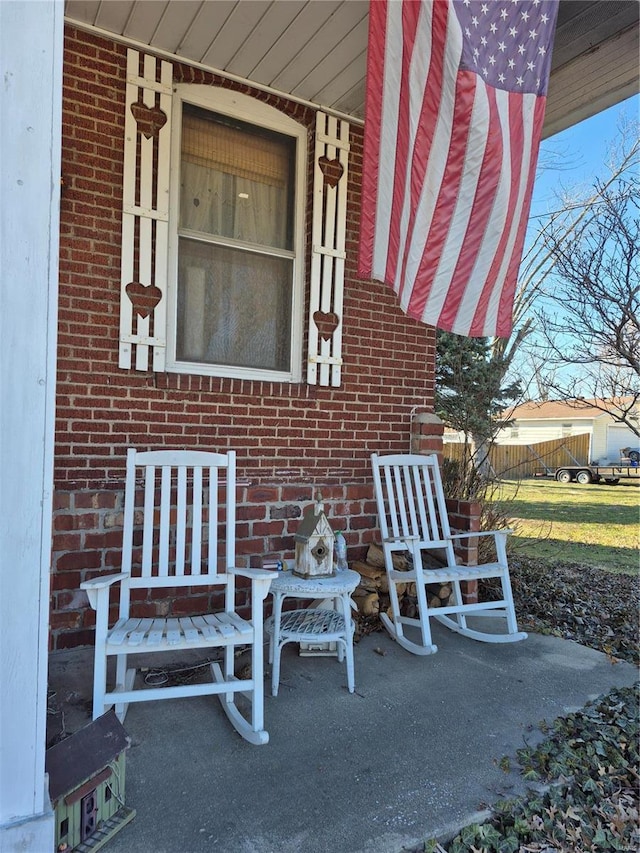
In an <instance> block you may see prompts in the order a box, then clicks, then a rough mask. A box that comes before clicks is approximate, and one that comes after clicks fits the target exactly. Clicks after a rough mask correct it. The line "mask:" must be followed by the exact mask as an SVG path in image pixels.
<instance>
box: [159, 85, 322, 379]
mask: <svg viewBox="0 0 640 853" xmlns="http://www.w3.org/2000/svg"><path fill="white" fill-rule="evenodd" d="M183 103H188V104H193V105H194V106H196V107H200V108H202V109H205V110H211V111H212V112H215V113H220V114H224V115H228V116H229V117H231V118H235V119H239V120H241V121H244V122H246V123H247V124H250V125H254V126H256V127H263V128H267V129H268V130H273V131H275V132H277V133H281V134H283V135H285V136H289V137H292V138H293V139H294V140H295V148H296V151H295V158H294V159H295V166H294V182H295V186H294V198H293V240H292V251H291V252H288V251H286V252H275V253H274V252H272V251H270V250H269V248H268V247H265V254H275V255H276V256H282V257H291V258H292V294H291V338H290V346H291V352H290V370H288V371H278V370H269V369H260V368H253V367H241V366H239V365H224V364H205V363H202V362H191V361H180V360H178V359H177V357H176V336H177V324H178V317H177V311H178V299H177V295H178V245H179V238H180V236H181V234H180V231H179V216H180V163H181V151H182V105H183ZM307 148H308V133H307V129H306V128H305V127H304V125H301V124H300V123H299V122H297V121H295V119H292V118H290V117H289V116H286V115H284V114H283V113H281V112H280V111H279V110H277V109H276V108H275V107H272V106H270V105H269V104H264V103H262V102H261V101H258V100H256V99H255V98H252V97H250V96H249V95H245V94H242V93H239V92H233V91H231V90H228V89H221V88H219V87H216V86H207V85H201V84H193V83H182V84H179V85H177V86H176V87H175V89H174V97H173V105H172V134H171V163H172V169H171V180H170V188H169V263H168V280H167V309H168V310H167V354H166V370H167V372H170V373H192V374H197V375H201V376H219V377H227V378H231V379H251V380H262V381H270V382H300V381H301V380H302V344H303V338H304V334H303V333H304V327H303V323H304V293H305V266H306V265H305V234H306V229H305V211H306V197H307V157H308V151H307ZM182 236H189V235H188V234H187V232H185V234H184V235H182ZM217 242H219V244H220V245H231V246H233V247H236V248H242V243H241V242H240V241H237V242H235V241H228V240H225V239H224V238H221V239H220V240H219V241H217Z"/></svg>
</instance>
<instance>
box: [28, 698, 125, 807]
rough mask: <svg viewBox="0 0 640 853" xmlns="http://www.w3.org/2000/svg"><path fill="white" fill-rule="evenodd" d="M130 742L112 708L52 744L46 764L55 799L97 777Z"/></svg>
mask: <svg viewBox="0 0 640 853" xmlns="http://www.w3.org/2000/svg"><path fill="white" fill-rule="evenodd" d="M130 743H131V738H130V737H129V736H128V735H127V733H126V732H125V730H124V728H123V726H122V723H121V722H120V720H119V719H118V718H117V717H116V715H115V712H114V711H113V709H112V710H110V711H107V713H106V714H103V715H102V716H101V717H98V719H97V720H93V722H91V723H88V724H87V725H86V726H83V727H82V728H81V729H79V730H78V731H77V732H75V733H74V734H72V735H69V737H67V738H65V739H64V740H62V741H60V743H56V744H55V745H54V746H51V747H49V749H48V750H47V752H46V756H45V767H46V770H47V773H48V774H49V796H50V797H51V799H52V800H57V799H58V798H59V797H61V796H63V795H65V794H68V793H69V792H70V791H73V790H74V789H75V788H77V787H78V786H79V785H81V784H82V783H83V782H84V781H85V780H86V779H90V778H91V777H92V776H95V774H96V773H97V772H98V771H100V770H102V769H103V768H104V767H106V766H107V764H109V762H110V761H113V759H114V758H116V757H117V756H118V755H120V753H121V752H123V750H125V749H127V748H128V747H129V745H130Z"/></svg>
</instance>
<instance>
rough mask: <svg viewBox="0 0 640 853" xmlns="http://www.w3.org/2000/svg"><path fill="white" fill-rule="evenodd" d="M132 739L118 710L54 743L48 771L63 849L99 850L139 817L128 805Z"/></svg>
mask: <svg viewBox="0 0 640 853" xmlns="http://www.w3.org/2000/svg"><path fill="white" fill-rule="evenodd" d="M130 742H131V741H130V738H129V737H128V735H127V734H126V732H125V730H124V728H123V727H122V724H121V723H120V721H119V720H118V718H117V717H116V715H115V712H114V711H113V710H111V711H108V712H107V713H106V714H103V715H102V716H101V717H98V719H97V720H94V721H93V722H91V723H89V724H88V725H86V726H84V727H83V728H81V729H79V731H77V732H75V733H74V734H72V735H70V736H69V737H67V738H65V739H64V740H62V741H60V742H59V743H57V744H55V745H54V746H51V747H49V749H48V750H47V752H46V762H45V763H46V770H47V773H48V774H49V795H50V797H51V802H52V804H53V809H54V812H55V821H56V831H55V849H56V850H57V851H60V853H62V851H67V853H71V851H73V850H76V849H78V850H82V851H83V853H86V851H90V850H98V849H99V848H100V847H102V846H103V844H105V843H106V841H108V839H109V838H111V837H112V836H113V835H115V833H116V832H118V831H119V830H120V829H122V827H123V826H125V825H126V824H127V823H129V821H130V820H131V819H132V818H133V817H135V814H136V813H135V810H134V809H130V808H128V807H127V806H125V804H124V781H125V750H126V749H128V747H129V744H130Z"/></svg>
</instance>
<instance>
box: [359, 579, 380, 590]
mask: <svg viewBox="0 0 640 853" xmlns="http://www.w3.org/2000/svg"><path fill="white" fill-rule="evenodd" d="M361 577H362V576H361ZM357 588H358V589H366V590H367V592H377V591H378V586H377V584H376V583H375V581H372V580H370V579H369V578H362V580H361V581H360V583H359V584H358V587H357Z"/></svg>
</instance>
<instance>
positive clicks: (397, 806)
mask: <svg viewBox="0 0 640 853" xmlns="http://www.w3.org/2000/svg"><path fill="white" fill-rule="evenodd" d="M434 639H435V642H437V643H438V646H439V651H438V653H437V654H436V655H431V656H428V657H422V658H419V657H415V656H413V655H411V654H409V653H408V652H406V651H404V650H403V649H402V648H400V647H399V646H398V645H396V644H395V643H394V642H392V641H391V640H390V639H389V637H388V636H387V635H386V633H376V634H372V635H369V636H367V637H364V638H362V639H361V640H360V642H359V643H358V644H357V645H356V647H355V673H356V692H355V694H350V693H348V691H347V689H346V671H345V666H344V664H339V663H338V662H337V660H336V659H334V658H326V657H325V658H307V657H300V656H299V655H298V653H297V647H294V646H292V645H289V646H285V649H284V650H283V654H282V667H281V683H280V691H279V695H278V697H277V698H272V697H271V695H270V693H271V691H270V679H269V677H268V675H267V678H266V680H265V693H266V700H265V719H266V728H267V730H268V731H269V734H270V741H269V743H268V744H267V745H265V746H260V747H256V746H251V745H249V744H248V743H246V742H245V741H244V740H243V739H242V738H241V737H240V736H239V735H238V734H236V732H235V731H234V730H233V729H232V727H231V725H230V724H229V722H228V720H227V718H226V717H225V715H224V713H223V711H222V709H221V707H220V704H219V702H218V700H217V698H216V697H202V698H200V697H197V698H190V699H179V700H166V701H163V702H149V703H140V704H136V705H132V706H131V707H130V709H129V713H128V715H127V718H126V720H125V724H124V725H125V729H126V731H127V733H128V734H129V735H130V737H131V739H132V746H131V748H130V749H129V751H128V753H127V791H126V804H127V805H128V806H130V807H132V808H134V809H136V811H137V814H136V817H135V818H134V820H133V821H132V822H131V823H130V824H128V825H127V826H125V827H124V828H123V829H122V830H121V831H120V832H118V834H117V835H116V836H115V837H114V838H113V839H111V840H110V841H109V842H108V844H107V845H106V846H105V848H104V849H105V850H106V851H109V853H177V851H180V853H204V851H207V853H208V852H209V851H213V850H215V851H217V853H303V851H304V853H400V851H402V850H412V849H413V848H415V847H416V846H417V845H419V844H420V842H421V841H423V840H424V839H425V838H428V837H431V836H438V837H442V836H447V835H449V834H451V833H452V831H453V830H454V829H456V828H458V827H460V826H463V825H465V824H466V823H468V822H471V821H472V820H473V819H474V815H475V816H476V817H477V812H479V811H481V810H482V809H484V808H485V807H486V806H487V805H489V804H491V803H493V802H495V801H496V800H498V799H504V798H509V797H511V796H515V795H517V794H519V793H522V792H523V791H524V790H525V785H524V783H523V782H522V779H521V778H520V776H519V775H518V773H517V769H512V770H511V771H509V772H505V771H504V770H502V769H500V766H499V763H500V759H501V758H502V757H503V756H508V757H509V758H510V759H511V767H512V768H517V765H516V761H515V753H516V750H517V749H519V748H520V747H521V746H523V745H524V744H525V742H526V743H529V744H531V743H536V742H537V741H539V740H540V739H541V737H542V736H541V734H540V732H539V730H538V728H537V724H538V723H539V722H540V721H541V720H543V719H547V720H549V721H551V720H553V719H554V718H555V717H557V716H559V715H563V714H566V713H568V712H570V711H572V710H576V709H578V708H580V707H582V706H583V705H584V704H585V703H586V702H587V701H589V700H591V699H595V698H596V697H597V696H598V695H600V694H602V693H604V692H606V691H608V690H609V689H611V688H613V687H616V686H624V685H630V684H633V683H634V681H635V680H636V678H637V670H636V668H635V667H634V666H632V665H631V664H628V663H613V662H612V661H611V660H610V659H609V658H607V656H606V655H603V654H601V653H599V652H596V651H594V650H592V649H589V648H585V647H583V646H579V645H578V644H576V643H574V642H571V641H567V640H561V639H558V638H555V637H549V636H541V635H535V634H533V635H530V636H529V638H528V639H527V640H525V641H523V642H520V643H514V644H507V645H487V644H483V643H478V642H474V641H472V640H468V639H465V638H463V637H460V636H459V635H456V634H453V633H451V632H450V631H448V630H447V629H446V628H443V627H441V626H439V625H437V626H435V628H434ZM92 652H93V650H92V649H79V650H72V651H68V652H55V653H53V654H52V655H51V656H50V676H49V688H50V690H51V691H55V696H54V697H52V698H53V700H54V701H55V703H57V705H58V706H59V708H60V709H61V711H62V712H63V713H64V723H65V728H66V731H67V732H68V733H71V732H73V731H75V730H77V729H78V728H79V727H81V726H82V725H84V724H85V723H86V722H88V721H89V719H90V702H91V679H92V670H93V663H92ZM203 656H204V655H203ZM203 656H202V657H203ZM157 657H159V656H156V659H155V660H152V661H151V665H152V666H157V665H158V660H157ZM183 660H184V658H183ZM32 853H37V852H36V851H32ZM43 853H45V851H43ZM46 853H49V851H46Z"/></svg>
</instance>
